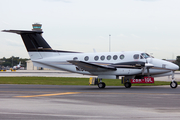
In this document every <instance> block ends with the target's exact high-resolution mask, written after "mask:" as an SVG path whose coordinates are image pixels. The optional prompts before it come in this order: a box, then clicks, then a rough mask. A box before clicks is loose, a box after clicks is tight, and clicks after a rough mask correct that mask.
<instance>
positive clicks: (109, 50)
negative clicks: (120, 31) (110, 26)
mask: <svg viewBox="0 0 180 120" xmlns="http://www.w3.org/2000/svg"><path fill="white" fill-rule="evenodd" d="M109 52H111V35H110V34H109Z"/></svg>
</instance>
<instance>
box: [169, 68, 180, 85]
mask: <svg viewBox="0 0 180 120" xmlns="http://www.w3.org/2000/svg"><path fill="white" fill-rule="evenodd" d="M170 86H171V88H176V87H177V86H178V83H177V82H176V81H175V79H174V71H173V74H172V82H171V83H170Z"/></svg>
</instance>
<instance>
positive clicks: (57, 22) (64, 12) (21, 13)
mask: <svg viewBox="0 0 180 120" xmlns="http://www.w3.org/2000/svg"><path fill="white" fill-rule="evenodd" d="M179 5H180V0H0V30H5V29H6V30H9V29H16V30H31V29H32V24H33V23H41V24H42V29H43V32H44V33H43V37H44V39H45V40H46V41H47V42H48V43H49V45H50V46H51V47H52V48H53V49H55V50H67V51H68V50H70V51H77V52H93V49H95V50H96V52H108V51H109V39H110V41H111V42H110V43H111V52H118V51H143V52H147V53H149V54H152V55H153V56H154V57H155V58H159V59H176V56H180V7H179ZM109 35H111V37H109ZM11 56H16V57H20V58H29V55H28V53H27V51H26V48H25V46H24V44H23V42H22V40H21V37H20V36H19V35H17V34H13V33H4V32H0V58H2V57H6V58H8V57H11Z"/></svg>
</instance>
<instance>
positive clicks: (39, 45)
mask: <svg viewBox="0 0 180 120" xmlns="http://www.w3.org/2000/svg"><path fill="white" fill-rule="evenodd" d="M3 32H11V33H17V34H20V35H21V37H22V39H23V42H24V44H25V46H26V49H27V51H28V52H31V51H34V52H36V51H52V48H51V47H50V46H49V44H48V43H47V42H46V41H45V40H44V38H43V37H42V36H41V33H43V32H42V31H23V30H3Z"/></svg>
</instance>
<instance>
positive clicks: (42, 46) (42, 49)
mask: <svg viewBox="0 0 180 120" xmlns="http://www.w3.org/2000/svg"><path fill="white" fill-rule="evenodd" d="M2 32H11V33H17V34H19V35H21V37H22V40H23V42H24V45H25V46H26V49H27V51H28V53H29V56H30V58H31V60H36V59H42V58H46V57H51V56H58V55H63V54H69V53H77V52H71V51H58V50H53V49H52V48H51V47H50V45H49V44H48V43H47V42H46V41H45V40H44V38H43V37H42V35H41V34H42V33H43V32H42V31H25V30H3V31H2Z"/></svg>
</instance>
